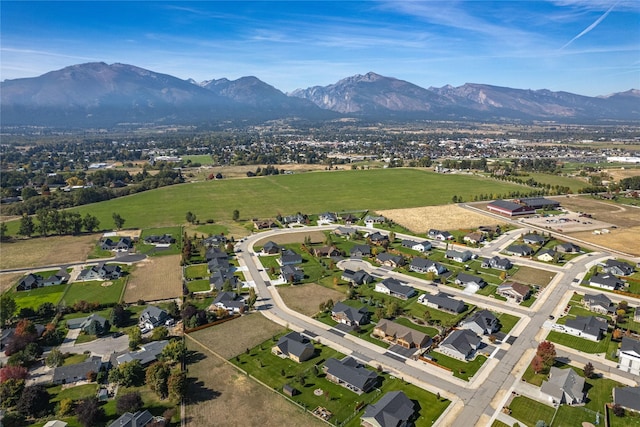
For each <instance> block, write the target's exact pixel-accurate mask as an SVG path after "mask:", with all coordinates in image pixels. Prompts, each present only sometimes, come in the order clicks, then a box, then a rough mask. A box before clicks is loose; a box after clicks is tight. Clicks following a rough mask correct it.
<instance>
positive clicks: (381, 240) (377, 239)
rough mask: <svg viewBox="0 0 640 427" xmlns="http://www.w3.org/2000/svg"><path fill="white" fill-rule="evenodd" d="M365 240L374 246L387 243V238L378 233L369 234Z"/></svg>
mask: <svg viewBox="0 0 640 427" xmlns="http://www.w3.org/2000/svg"><path fill="white" fill-rule="evenodd" d="M367 240H369V241H370V242H371V243H373V244H374V245H378V246H379V245H384V244H385V243H389V236H387V235H386V234H382V233H380V232H379V231H376V232H373V233H370V234H369V235H368V236H367Z"/></svg>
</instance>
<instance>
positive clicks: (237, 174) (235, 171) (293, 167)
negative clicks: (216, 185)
mask: <svg viewBox="0 0 640 427" xmlns="http://www.w3.org/2000/svg"><path fill="white" fill-rule="evenodd" d="M264 166H265V165H247V166H209V167H207V166H202V167H200V168H193V169H187V170H185V173H186V174H187V175H188V174H189V173H192V174H194V175H195V177H194V178H197V179H199V180H201V179H204V178H206V177H208V176H209V175H210V174H214V175H216V174H217V173H218V172H219V173H221V174H222V175H223V176H224V177H225V178H246V177H247V172H255V171H256V169H257V168H258V167H261V168H264ZM273 166H274V167H275V168H277V169H278V170H279V169H284V170H287V171H293V172H294V173H296V172H297V173H303V172H309V171H317V170H324V169H325V168H326V166H325V165H305V164H286V165H273Z"/></svg>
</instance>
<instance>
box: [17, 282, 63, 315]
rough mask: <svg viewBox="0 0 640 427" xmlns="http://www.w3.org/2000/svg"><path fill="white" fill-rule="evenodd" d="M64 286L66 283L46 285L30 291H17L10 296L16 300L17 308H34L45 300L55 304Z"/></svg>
mask: <svg viewBox="0 0 640 427" xmlns="http://www.w3.org/2000/svg"><path fill="white" fill-rule="evenodd" d="M66 287H67V285H54V286H46V287H43V288H37V289H32V290H30V291H18V292H16V293H14V294H13V295H12V296H13V297H14V299H15V301H16V305H17V307H18V310H20V309H21V308H26V307H28V308H33V309H34V310H35V309H37V308H38V307H39V306H40V304H42V303H45V302H50V303H53V304H55V305H57V304H58V302H59V301H60V297H61V296H62V294H63V293H64V290H65V289H66Z"/></svg>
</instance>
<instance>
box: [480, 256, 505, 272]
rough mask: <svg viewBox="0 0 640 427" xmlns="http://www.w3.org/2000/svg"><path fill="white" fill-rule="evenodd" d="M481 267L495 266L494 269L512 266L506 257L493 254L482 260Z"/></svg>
mask: <svg viewBox="0 0 640 427" xmlns="http://www.w3.org/2000/svg"><path fill="white" fill-rule="evenodd" d="M481 267H482V268H495V269H496V270H503V271H506V270H509V269H510V268H511V267H513V264H511V261H510V260H509V259H508V258H500V257H499V256H494V257H491V258H488V259H485V260H483V261H482V265H481Z"/></svg>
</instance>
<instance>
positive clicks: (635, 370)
mask: <svg viewBox="0 0 640 427" xmlns="http://www.w3.org/2000/svg"><path fill="white" fill-rule="evenodd" d="M618 356H619V362H618V369H621V370H623V371H625V372H629V373H631V374H633V375H640V341H638V340H635V339H633V338H630V337H622V344H621V345H620V349H619V350H618Z"/></svg>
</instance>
